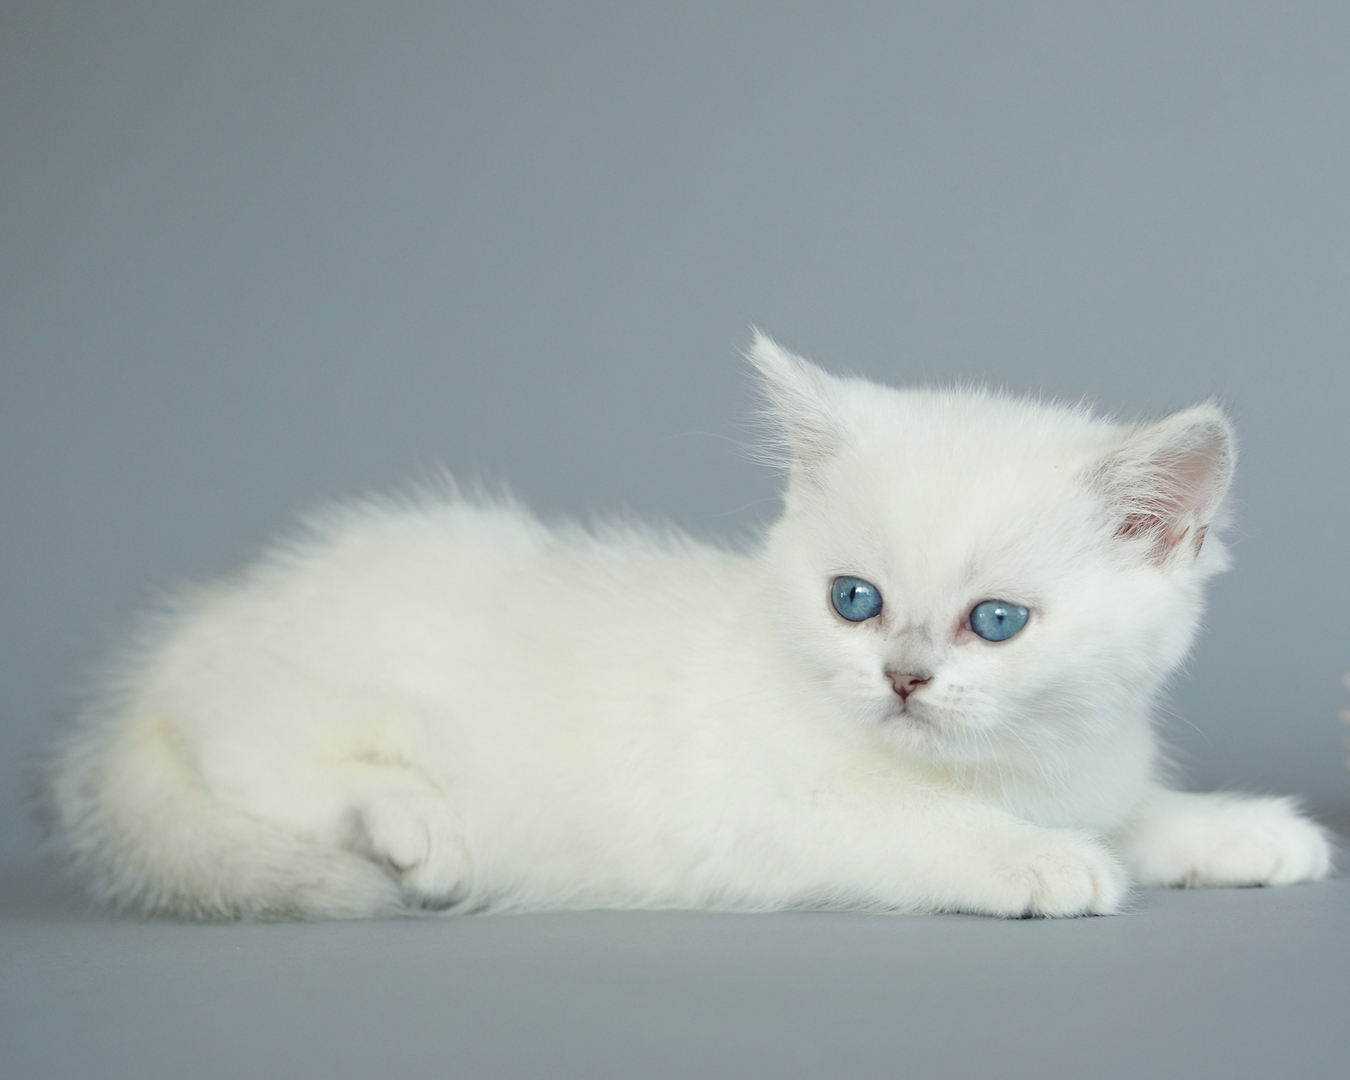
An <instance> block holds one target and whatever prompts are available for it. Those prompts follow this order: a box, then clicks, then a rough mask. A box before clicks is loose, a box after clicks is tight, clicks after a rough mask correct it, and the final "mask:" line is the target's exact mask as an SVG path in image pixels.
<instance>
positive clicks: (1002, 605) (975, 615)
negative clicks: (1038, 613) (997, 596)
mask: <svg viewBox="0 0 1350 1080" xmlns="http://www.w3.org/2000/svg"><path fill="white" fill-rule="evenodd" d="M1030 615H1031V612H1029V611H1028V610H1027V609H1026V608H1024V607H1023V606H1022V605H1021V604H1012V603H1009V602H1008V601H1007V600H985V601H984V602H983V603H979V604H976V605H975V606H974V607H973V608H971V611H970V628H971V629H972V630H974V631H975V633H977V634H979V635H980V637H982V638H984V640H985V641H1007V640H1008V639H1009V638H1010V637H1012V636H1013V635H1014V634H1016V633H1017V632H1018V631H1020V630H1021V629H1022V627H1024V626H1026V624H1027V619H1028V617H1029V616H1030Z"/></svg>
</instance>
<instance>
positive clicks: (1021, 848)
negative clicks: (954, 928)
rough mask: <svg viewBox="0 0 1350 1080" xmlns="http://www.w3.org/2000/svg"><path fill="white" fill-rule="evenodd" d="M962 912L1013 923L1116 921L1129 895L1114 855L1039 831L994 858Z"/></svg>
mask: <svg viewBox="0 0 1350 1080" xmlns="http://www.w3.org/2000/svg"><path fill="white" fill-rule="evenodd" d="M975 892H976V895H975V896H974V897H972V898H971V901H969V902H967V903H966V904H963V905H961V906H962V908H963V910H966V911H972V912H976V913H979V914H987V915H1002V916H1005V917H1011V918H1027V917H1034V916H1051V917H1063V916H1074V915H1111V914H1114V913H1115V912H1117V911H1119V910H1120V908H1121V905H1122V904H1123V903H1124V901H1125V897H1126V894H1127V893H1128V892H1129V879H1128V877H1127V876H1126V874H1125V871H1124V869H1123V868H1122V867H1121V865H1120V863H1119V862H1118V861H1117V859H1116V857H1115V855H1113V854H1112V853H1111V851H1110V850H1109V849H1108V848H1107V847H1106V846H1105V845H1103V844H1102V843H1100V842H1099V841H1097V840H1095V839H1093V838H1092V837H1091V836H1089V835H1087V834H1086V833H1080V832H1076V831H1074V830H1071V829H1037V830H1036V831H1035V832H1034V833H1033V834H1031V835H1029V836H1023V837H1018V838H1017V839H1015V840H1013V841H1012V842H1011V843H1004V844H1001V845H1000V847H999V850H998V851H997V852H991V853H990V856H989V859H988V861H987V863H986V864H985V870H984V872H983V873H981V874H980V876H979V881H978V884H977V888H976V889H975Z"/></svg>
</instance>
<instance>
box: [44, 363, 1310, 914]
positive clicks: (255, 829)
mask: <svg viewBox="0 0 1350 1080" xmlns="http://www.w3.org/2000/svg"><path fill="white" fill-rule="evenodd" d="M751 358H752V360H753V361H754V363H755V364H756V366H757V367H758V368H759V370H760V371H761V372H762V374H763V377H764V381H765V388H766V391H767V396H768V398H769V401H770V403H771V408H772V411H773V415H774V417H775V418H776V421H777V423H778V425H779V428H780V431H781V434H782V437H783V447H784V449H785V450H786V452H787V461H788V483H787V490H786V492H785V495H784V503H785V506H784V512H783V515H782V517H781V518H780V519H779V520H778V521H777V522H776V523H775V524H774V525H773V526H772V527H771V528H770V529H769V530H768V533H767V536H766V537H765V539H764V541H763V543H762V544H760V545H759V546H757V547H756V548H755V549H754V550H752V551H749V552H747V553H742V552H737V551H730V550H722V549H718V548H714V547H709V546H706V545H704V544H701V543H698V542H695V541H693V540H691V539H688V538H686V537H683V536H680V535H673V534H656V533H651V532H644V531H640V530H636V529H628V528H624V529H600V530H595V531H587V530H584V529H582V528H579V527H574V526H568V527H563V528H552V527H546V526H544V525H542V524H540V523H539V522H538V521H537V520H536V519H534V518H533V517H531V516H529V515H528V514H527V513H526V512H525V511H523V510H521V509H520V508H518V507H516V506H513V505H508V504H502V503H495V504H490V505H488V504H484V503H482V502H473V501H466V500H463V499H460V498H452V499H449V500H446V501H437V502H426V503H422V504H419V505H415V506H404V507H391V506H370V505H366V506H359V507H355V508H352V509H349V510H347V511H345V512H344V513H342V514H341V515H339V516H338V517H336V518H335V519H333V520H330V521H328V522H327V524H326V525H324V526H323V527H322V528H320V529H319V530H318V531H317V533H316V535H314V536H312V537H310V538H309V539H307V540H305V541H303V542H301V543H299V544H293V545H290V546H288V547H284V548H282V549H280V550H278V551H276V552H274V553H273V554H272V555H271V556H270V557H268V558H267V559H265V560H263V561H262V562H261V563H260V564H259V565H258V566H256V567H254V568H253V569H252V570H251V571H249V572H248V573H247V574H245V575H244V576H243V577H242V578H241V579H239V580H237V581H233V582H230V583H228V584H226V585H223V586H218V587H215V588H210V589H205V590H202V591H200V592H197V593H195V594H193V595H190V596H187V597H184V598H183V599H182V600H181V602H180V603H179V605H178V606H177V609H176V610H175V611H174V612H173V613H172V614H171V615H169V616H167V617H166V618H165V619H163V620H162V623H161V625H159V626H158V628H157V629H156V630H155V632H154V633H153V634H151V635H149V636H148V639H147V640H146V641H145V642H144V643H143V644H142V645H141V646H140V647H138V648H137V649H136V650H135V655H134V656H133V657H132V658H130V659H129V660H128V661H126V662H125V663H124V664H123V665H122V667H121V669H120V673H119V675H118V677H117V678H116V679H115V680H113V685H112V686H111V687H110V689H109V690H108V691H107V693H106V694H105V696H104V699H103V700H102V702H101V703H99V705H98V706H97V708H95V709H94V710H92V711H91V713H90V715H88V716H87V717H86V718H85V720H84V722H83V724H82V725H81V726H80V727H79V729H78V730H77V731H76V732H75V733H74V734H73V736H72V737H71V738H70V739H69V740H67V742H66V743H65V744H64V745H63V746H62V748H61V749H60V750H59V751H58V753H57V755H56V757H55V759H54V762H53V765H52V768H51V772H50V774H49V779H50V786H51V795H52V799H51V803H52V807H53V810H54V814H55V818H56V823H57V836H58V838H59V840H60V842H61V844H62V846H63V847H64V849H65V850H66V851H67V852H68V853H69V854H70V855H71V856H72V857H73V858H74V860H75V862H76V863H77V864H78V865H79V866H80V867H81V868H82V869H83V870H84V871H85V872H86V873H87V875H88V876H89V877H90V879H91V880H92V883H93V889H94V890H95V892H96V893H97V895H98V896H99V897H101V898H102V899H104V900H107V901H110V902H112V903H114V904H118V905H123V906H128V907H132V908H136V909H139V910H142V911H149V912H168V913H173V914H178V915H186V916H193V917H203V918H218V917H232V916H245V917H270V916H353V915H381V914H387V913H393V912H401V911H409V910H414V909H421V908H444V907H450V906H454V907H457V908H459V909H463V910H475V911H477V910H487V909H491V910H504V909H516V910H519V909H529V908H560V907H648V908H655V907H697V908H730V909H742V910H763V909H772V908H785V907H818V908H820V907H833V908H843V907H847V908H889V909H902V910H919V911H922V910H944V911H969V912H985V913H989V914H993V915H1012V916H1017V915H1025V914H1037V915H1081V914H1085V913H1106V912H1112V911H1117V910H1119V908H1120V907H1121V904H1122V902H1123V900H1124V898H1125V895H1126V892H1127V889H1128V887H1129V882H1130V880H1131V878H1133V880H1135V881H1137V882H1140V883H1143V884H1172V885H1176V884H1185V885H1206V884H1213V885H1235V884H1277V883H1284V882H1293V881H1309V880H1316V879H1319V878H1322V877H1325V876H1326V875H1327V874H1328V872H1329V870H1330V858H1329V847H1328V843H1327V839H1326V836H1325V834H1324V833H1323V832H1322V830H1321V829H1320V828H1319V827H1318V826H1316V825H1314V824H1313V823H1311V822H1310V821H1308V820H1307V819H1306V818H1303V817H1301V816H1299V814H1298V813H1297V812H1296V811H1295V809H1294V808H1293V806H1292V805H1291V804H1290V803H1289V802H1287V801H1285V800H1279V799H1260V800H1245V799H1239V798H1236V797H1232V796H1223V795H1190V794H1182V793H1179V792H1174V791H1169V790H1166V789H1164V788H1162V787H1160V786H1158V776H1159V761H1158V752H1157V748H1156V743H1155V739H1154V734H1153V730H1152V717H1151V713H1152V708H1153V702H1154V698H1155V697H1156V695H1157V693H1158V690H1159V687H1160V686H1161V685H1162V683H1163V681H1164V680H1165V679H1166V677H1167V676H1168V675H1169V673H1171V672H1172V671H1173V670H1175V669H1176V667H1177V665H1178V664H1179V663H1180V662H1181V660H1182V658H1183V657H1184V656H1185V654H1186V651H1187V649H1188V648H1189V646H1190V644H1191V640H1192V638H1193V636H1194V634H1195V630H1196V625H1197V621H1198V620H1199V617H1200V612H1201V605H1202V595H1201V590H1202V585H1203V583H1204V581H1205V579H1207V578H1208V577H1209V576H1210V575H1211V574H1213V573H1214V572H1215V571H1217V570H1220V569H1222V568H1223V566H1224V565H1225V554H1224V550H1223V547H1222V546H1221V544H1220V542H1219V540H1218V538H1217V537H1216V536H1214V535H1213V533H1212V532H1209V533H1207V530H1208V529H1209V528H1210V526H1211V524H1212V523H1214V522H1215V521H1216V520H1217V515H1218V514H1219V512H1220V507H1221V503H1222V501H1223V497H1224V494H1225V492H1226V490H1227V488H1228V484H1229V479H1230V476H1231V473H1232V467H1233V460H1234V448H1233V441H1232V433H1231V428H1230V425H1229V422H1228V420H1227V419H1226V418H1225V417H1224V415H1223V414H1222V412H1220V410H1219V409H1218V408H1217V407H1215V406H1213V405H1201V406H1197V407H1195V408H1192V409H1187V410H1184V411H1182V412H1180V413H1177V414H1175V415H1174V416H1170V417H1168V418H1167V419H1165V420H1162V421H1161V422H1158V423H1154V424H1143V425H1137V426H1129V427H1121V426H1117V425H1115V424H1112V423H1109V422H1107V421H1105V420H1102V419H1098V418H1095V417H1093V416H1092V415H1090V414H1089V413H1088V412H1087V411H1086V410H1083V409H1070V408H1064V407H1062V406H1057V405H1047V404H1043V403H1038V402H1033V401H1026V400H1017V399H1011V398H1005V397H1000V396H996V395H994V394H990V393H982V392H964V391H904V392H902V391H896V390H891V389H887V388H883V387H879V386H876V385H873V384H871V383H868V382H864V381H862V380H859V379H836V378H833V377H830V376H828V375H826V374H824V373H823V372H821V371H820V370H818V369H816V368H814V367H812V366H811V365H809V364H807V363H806V362H805V361H803V360H801V359H799V358H797V357H794V356H791V355H790V354H788V353H785V352H783V351H782V350H780V349H779V348H778V347H777V346H776V345H774V344H773V343H772V342H771V341H769V340H768V339H766V338H763V337H757V338H756V340H755V343H754V346H753V348H752V352H751Z"/></svg>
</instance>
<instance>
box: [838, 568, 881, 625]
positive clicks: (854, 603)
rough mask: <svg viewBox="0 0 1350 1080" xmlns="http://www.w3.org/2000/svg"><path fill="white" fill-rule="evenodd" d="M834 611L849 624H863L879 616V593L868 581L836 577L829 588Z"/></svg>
mask: <svg viewBox="0 0 1350 1080" xmlns="http://www.w3.org/2000/svg"><path fill="white" fill-rule="evenodd" d="M830 599H831V600H832V601H834V610H835V611H837V612H839V614H840V615H842V616H843V617H844V618H846V619H847V620H848V621H849V622H863V621H864V620H865V619H870V618H872V616H874V615H880V614H881V593H880V592H879V591H878V589H877V587H876V586H875V585H873V584H872V583H871V582H870V581H864V580H863V579H862V578H856V577H837V578H835V579H834V584H833V585H831V586H830Z"/></svg>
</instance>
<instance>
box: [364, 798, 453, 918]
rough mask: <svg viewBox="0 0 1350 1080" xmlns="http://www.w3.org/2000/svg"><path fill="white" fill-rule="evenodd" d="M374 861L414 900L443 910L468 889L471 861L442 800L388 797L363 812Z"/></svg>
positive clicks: (367, 846) (372, 802)
mask: <svg viewBox="0 0 1350 1080" xmlns="http://www.w3.org/2000/svg"><path fill="white" fill-rule="evenodd" d="M359 817H360V824H361V828H362V830H363V832H364V838H365V845H364V846H365V847H366V848H367V850H368V852H369V854H370V856H371V857H372V858H374V859H375V860H377V861H378V862H381V863H383V864H384V865H385V866H386V867H388V868H389V869H390V871H391V872H392V873H393V874H394V875H395V876H396V877H397V878H398V879H399V881H400V882H401V884H402V885H403V887H404V891H405V893H406V894H407V895H408V897H409V899H410V901H411V902H412V903H414V904H415V905H417V906H420V907H430V908H444V907H448V906H450V905H451V904H453V903H455V901H456V900H457V899H459V898H460V896H461V895H462V893H463V892H464V889H465V883H466V878H467V873H466V871H467V868H468V860H467V858H466V856H465V851H464V842H463V837H462V835H461V833H460V828H459V820H458V818H457V817H456V815H455V813H454V810H453V809H452V808H451V807H450V805H449V804H448V803H447V802H446V801H445V799H444V798H442V797H440V796H439V795H434V794H429V793H422V792H400V793H392V792H390V793H385V794H383V795H381V796H380V797H379V798H378V799H374V800H371V801H370V802H368V803H367V804H366V805H365V806H364V807H362V808H361V811H360V814H359Z"/></svg>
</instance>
